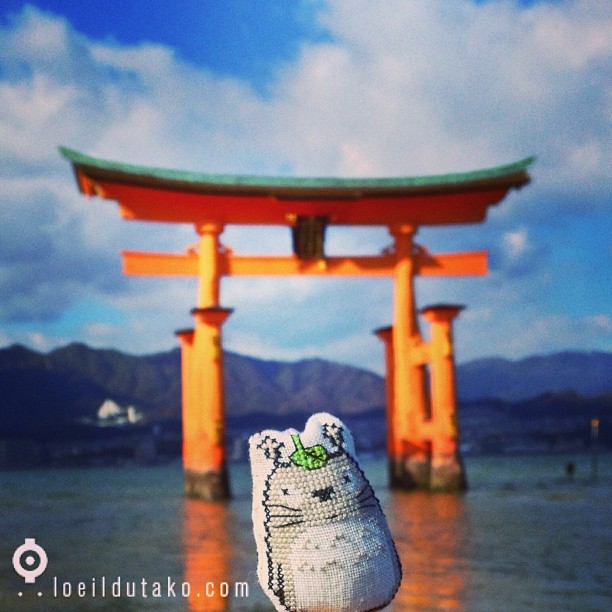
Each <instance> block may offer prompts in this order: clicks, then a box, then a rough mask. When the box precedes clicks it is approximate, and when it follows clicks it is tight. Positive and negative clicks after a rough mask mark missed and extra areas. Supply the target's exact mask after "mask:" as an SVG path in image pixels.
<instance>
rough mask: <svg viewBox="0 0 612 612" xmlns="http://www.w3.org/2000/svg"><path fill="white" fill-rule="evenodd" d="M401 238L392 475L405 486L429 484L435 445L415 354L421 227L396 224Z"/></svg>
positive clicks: (419, 341)
mask: <svg viewBox="0 0 612 612" xmlns="http://www.w3.org/2000/svg"><path fill="white" fill-rule="evenodd" d="M391 233H392V234H393V236H394V238H395V256H396V263H395V279H394V280H395V283H394V286H395V295H394V313H393V320H394V324H393V330H392V342H393V370H394V372H393V375H392V377H393V381H394V384H393V403H394V406H395V408H394V420H393V422H392V423H393V429H394V432H395V437H396V440H397V441H398V443H396V444H395V445H394V456H393V458H392V460H391V474H392V478H391V481H392V483H394V484H395V485H396V486H399V487H401V488H414V487H418V488H421V487H426V486H427V483H428V481H429V449H428V446H427V444H426V443H424V442H423V437H422V435H421V432H420V425H421V423H422V422H423V421H424V420H425V419H426V417H427V416H428V414H427V413H428V405H427V401H426V391H425V372H424V369H423V367H422V366H421V364H420V363H418V362H417V361H416V360H415V359H414V352H415V350H416V349H417V348H418V347H419V346H420V345H421V344H422V342H423V340H422V338H421V332H420V330H419V324H418V320H417V315H416V308H415V300H414V276H415V274H416V270H415V267H416V263H415V245H414V241H413V236H414V234H415V233H416V228H415V227H414V226H412V225H400V226H397V227H394V228H391Z"/></svg>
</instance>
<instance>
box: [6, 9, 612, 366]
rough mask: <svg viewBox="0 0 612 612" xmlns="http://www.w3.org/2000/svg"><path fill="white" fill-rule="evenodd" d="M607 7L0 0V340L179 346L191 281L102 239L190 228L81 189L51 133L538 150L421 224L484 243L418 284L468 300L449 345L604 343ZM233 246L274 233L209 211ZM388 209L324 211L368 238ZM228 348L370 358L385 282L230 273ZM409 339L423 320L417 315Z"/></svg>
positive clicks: (483, 158) (335, 164) (239, 159)
mask: <svg viewBox="0 0 612 612" xmlns="http://www.w3.org/2000/svg"><path fill="white" fill-rule="evenodd" d="M611 51H612V5H611V4H610V3H609V1H608V0H555V1H544V0H542V1H539V2H538V1H529V2H527V1H522V2H520V1H518V0H489V1H482V0H480V1H478V2H476V1H474V0H452V1H444V2H442V1H439V2H438V1H432V0H388V1H384V0H381V2H376V3H374V2H371V1H369V0H296V1H294V2H287V1H286V0H265V1H264V0H223V1H221V0H183V1H182V2H181V3H180V4H178V3H170V2H166V1H162V0H147V1H146V2H144V1H140V0H133V1H131V2H125V1H124V0H122V1H119V0H105V1H104V2H97V1H91V2H81V1H76V0H40V1H33V2H29V3H24V2H19V1H16V0H4V2H3V3H2V6H1V7H0V185H1V190H0V194H1V195H0V347H3V346H8V345H11V344H14V343H19V344H23V345H25V346H28V347H30V348H32V349H35V350H39V351H44V352H46V351H49V350H52V349H54V348H57V347H60V346H63V345H66V344H68V343H70V342H86V343H88V344H89V345H91V346H94V347H111V348H116V349H118V350H121V351H124V352H127V353H132V354H148V353H154V352H158V351H165V350H169V349H171V348H174V347H176V346H177V341H176V338H175V336H174V331H175V330H177V329H181V328H185V327H189V326H190V325H191V316H190V314H189V313H190V310H191V308H192V307H193V306H195V298H196V280H195V279H190V278H147V277H126V276H123V275H122V272H121V259H120V251H121V250H122V249H141V250H151V251H164V252H184V251H185V249H186V248H187V247H188V246H190V245H192V244H193V243H194V242H195V241H196V239H197V235H196V234H195V231H194V228H193V227H191V226H189V225H170V224H156V223H142V222H127V221H124V220H121V219H120V216H119V213H118V207H117V205H116V204H115V203H114V202H110V201H107V200H102V199H98V198H93V199H87V198H85V197H84V196H82V195H81V194H79V193H78V190H77V188H76V184H75V181H74V177H73V175H72V170H71V167H70V164H69V163H68V162H67V161H66V160H65V159H63V158H62V157H61V156H60V154H59V153H58V150H57V147H58V146H60V145H64V146H67V147H70V148H73V149H76V150H79V151H81V152H83V153H86V154H89V155H92V156H95V157H101V158H105V159H111V160H116V161H122V162H130V163H135V164H142V165H152V166H159V167H163V168H177V169H183V170H194V171H199V172H211V173H227V174H233V173H236V174H263V175H272V176H274V175H290V176H341V177H362V176H373V177H387V176H413V175H429V174H439V173H447V172H460V171H469V170H474V169H479V168H485V167H491V166H496V165H499V164H504V163H510V162H513V161H516V160H519V159H522V158H524V157H527V156H531V155H535V156H537V161H536V162H535V163H534V164H533V165H532V167H531V169H530V174H531V176H532V182H531V183H530V184H529V185H528V186H526V187H525V188H523V189H522V190H520V191H513V192H511V193H510V194H509V195H508V197H507V198H506V199H505V200H504V201H503V203H502V204H500V205H499V206H496V207H493V208H491V209H490V211H489V214H488V217H487V219H486V221H485V222H484V223H482V224H474V225H462V226H452V227H440V228H420V229H419V232H418V234H417V236H416V241H417V242H418V243H419V244H421V245H423V246H425V247H427V248H428V249H429V250H430V251H432V252H455V251H456V252H459V251H464V250H477V249H487V250H488V251H489V268H490V270H489V274H488V275H487V276H485V277H471V278H469V277H468V278H446V279H432V278H419V279H418V280H417V282H416V295H417V306H418V307H419V308H422V307H425V306H427V305H429V304H432V303H440V302H446V303H456V304H463V305H465V306H466V310H464V311H463V312H462V314H461V315H460V317H459V318H458V320H457V321H456V326H455V339H456V351H457V360H458V361H459V362H460V363H461V362H466V361H469V360H472V359H477V358H482V357H491V356H500V357H506V358H510V359H520V358H522V357H526V356H529V355H534V354H549V353H554V352H558V351H565V350H581V351H593V350H599V351H612V271H611V270H612V266H610V261H611V259H612V206H611V205H610V204H611V202H610V195H611V190H610V186H611V181H610V178H611V177H610V167H611V166H610V157H611V156H610V153H611V147H610V143H611V130H610V125H611V117H612V86H611V84H612V79H611V74H612V61H611V57H612V54H611ZM221 239H222V242H223V243H224V244H226V245H227V246H230V247H231V248H232V249H234V251H235V252H237V253H241V254H242V253H244V254H248V253H268V254H288V253H289V252H290V250H291V245H290V235H289V231H288V230H287V229H286V228H272V227H263V228H254V227H244V226H229V227H227V228H226V229H225V231H224V233H223V234H222V237H221ZM390 244H391V237H390V236H389V233H388V231H387V229H386V228H384V227H375V228H334V227H332V228H330V229H329V230H328V238H327V242H326V253H328V254H329V255H338V254H355V255H360V254H378V253H379V252H380V251H381V250H382V249H384V248H385V247H387V246H389V245H390ZM221 305H223V306H225V307H230V308H234V312H233V314H232V316H231V317H230V318H229V319H228V321H227V323H226V324H225V326H224V328H223V334H224V346H225V348H227V349H229V350H232V351H236V352H239V353H242V354H246V355H252V356H256V357H260V358H264V359H281V360H291V361H295V360H299V359H305V358H312V357H319V358H323V359H329V360H333V361H337V362H341V363H347V364H351V365H355V366H358V367H363V368H367V369H369V370H373V371H376V372H382V371H383V368H384V354H383V347H382V344H381V343H380V341H379V340H377V339H376V338H375V336H374V335H373V333H372V332H373V330H374V329H376V328H379V327H383V326H386V325H389V324H391V323H392V310H393V286H392V282H391V281H390V280H389V279H365V278H362V279H350V278H345V279H333V280H332V279H308V278H304V277H290V278H257V279H254V278H227V279H224V280H223V282H222V290H221ZM422 327H423V333H424V335H425V337H426V338H427V331H428V330H427V326H426V324H425V323H423V325H422Z"/></svg>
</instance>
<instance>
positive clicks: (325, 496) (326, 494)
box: [312, 487, 334, 502]
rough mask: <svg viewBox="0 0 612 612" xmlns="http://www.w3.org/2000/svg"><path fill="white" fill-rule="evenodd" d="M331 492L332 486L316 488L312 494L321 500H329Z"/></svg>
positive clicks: (332, 491)
mask: <svg viewBox="0 0 612 612" xmlns="http://www.w3.org/2000/svg"><path fill="white" fill-rule="evenodd" d="M333 494H334V487H325V488H324V489H317V490H316V491H313V492H312V496H313V497H318V498H319V501H321V502H324V501H327V500H329V499H330V498H331V496H332V495H333Z"/></svg>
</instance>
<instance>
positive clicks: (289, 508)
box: [268, 504, 302, 514]
mask: <svg viewBox="0 0 612 612" xmlns="http://www.w3.org/2000/svg"><path fill="white" fill-rule="evenodd" d="M268 508H284V509H285V510H291V511H292V512H299V513H300V514H301V513H302V510H301V509H300V508H292V507H291V506H285V505H283V504H268Z"/></svg>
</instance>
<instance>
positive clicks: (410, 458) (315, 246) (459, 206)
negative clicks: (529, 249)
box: [60, 148, 533, 499]
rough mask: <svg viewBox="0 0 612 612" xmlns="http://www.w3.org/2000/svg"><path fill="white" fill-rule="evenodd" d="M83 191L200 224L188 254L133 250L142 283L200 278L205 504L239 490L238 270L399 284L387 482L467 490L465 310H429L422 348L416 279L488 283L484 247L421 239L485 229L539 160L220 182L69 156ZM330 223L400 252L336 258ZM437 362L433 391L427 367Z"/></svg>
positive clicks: (201, 491)
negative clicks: (435, 230)
mask: <svg viewBox="0 0 612 612" xmlns="http://www.w3.org/2000/svg"><path fill="white" fill-rule="evenodd" d="M60 152H61V153H62V155H64V157H66V158H67V159H68V160H69V161H70V162H71V163H72V166H73V168H74V171H75V175H76V178H77V182H78V186H79V189H80V191H81V192H82V193H84V194H86V195H88V196H94V195H97V196H99V197H102V198H106V199H110V200H116V201H117V202H118V203H119V208H120V211H121V215H122V216H123V218H125V219H137V220H143V221H157V222H160V221H161V222H170V223H191V224H193V225H194V226H195V229H196V231H197V233H198V234H199V236H200V238H199V243H198V248H197V250H196V249H191V250H188V251H187V252H186V253H184V254H165V253H148V252H136V251H124V252H123V265H124V272H125V273H126V274H132V275H187V276H197V277H198V279H199V286H198V296H197V306H196V307H195V308H194V309H193V310H192V314H193V317H194V323H195V325H194V328H193V329H190V330H183V331H179V332H177V335H178V337H179V340H180V342H181V347H182V353H181V354H182V387H183V463H184V469H185V491H186V493H187V494H188V495H193V496H197V497H202V498H205V499H223V498H226V497H228V496H229V482H228V477H227V467H226V459H225V444H224V438H225V436H224V430H225V425H224V424H225V416H224V399H223V395H224V394H223V360H222V356H223V351H222V341H221V328H222V325H223V323H224V321H225V320H226V319H227V317H228V316H229V315H230V314H231V312H232V311H231V310H230V309H227V308H223V307H221V305H220V291H219V290H220V279H221V277H223V276H233V275H247V276H249V275H250V276H259V275H290V274H300V275H315V276H389V277H392V278H393V279H394V285H395V295H394V324H393V326H392V327H389V328H386V329H381V330H378V331H377V332H376V333H377V335H378V336H379V337H380V338H381V339H382V340H383V341H384V343H385V355H386V364H387V420H388V422H387V427H388V441H387V448H388V453H389V468H390V479H391V484H392V486H397V487H403V488H414V487H423V488H430V489H446V490H449V489H450V490H459V489H463V488H465V486H466V483H465V475H464V471H463V467H462V465H461V460H460V457H459V454H458V450H457V443H458V431H457V423H456V421H457V415H456V412H457V401H456V392H455V381H454V350H453V341H452V321H453V319H454V318H455V317H456V316H457V314H458V312H459V310H460V309H461V307H458V306H452V305H438V306H432V307H429V308H427V309H425V310H423V311H422V315H423V317H424V318H425V319H426V320H427V321H429V322H430V324H431V340H430V341H429V342H424V341H423V338H422V336H421V332H420V329H419V323H418V317H417V312H416V308H415V300H414V289H413V283H414V277H415V276H416V275H427V276H458V275H459V276H461V275H483V274H486V272H487V254H486V252H485V251H474V252H468V253H451V254H438V255H432V254H430V253H428V252H427V251H426V250H425V249H423V248H422V247H418V246H417V245H416V244H415V243H414V239H413V237H414V235H415V233H416V232H417V230H418V227H419V226H420V225H445V224H458V223H478V222H481V221H483V220H484V219H485V217H486V213H487V210H488V207H489V206H491V205H494V204H497V203H499V202H500V201H501V200H502V199H503V198H504V197H505V196H506V194H507V193H508V191H509V190H510V189H514V188H520V187H522V186H523V185H525V184H526V183H527V182H529V175H528V173H527V168H528V167H529V165H530V164H531V163H532V161H533V158H527V159H524V160H521V161H519V162H516V163H513V164H509V165H506V166H499V167H495V168H489V169H484V170H478V171H475V172H465V173H456V174H447V175H440V176H425V177H400V178H354V179H339V178H285V177H256V176H235V175H211V174H200V173H193V172H184V171H174V170H164V169H159V168H150V167H141V166H135V165H131V164H123V163H118V162H112V161H106V160H101V159H97V158H93V157H89V156H86V155H83V154H81V153H78V152H76V151H73V150H70V149H66V148H60ZM232 223H233V224H246V225H284V226H287V227H289V228H291V231H292V235H293V251H294V252H293V254H292V255H288V256H277V257H268V256H244V255H242V256H241V255H234V254H233V252H232V251H231V250H229V249H226V248H225V247H224V246H223V245H222V244H221V243H220V240H219V236H220V234H221V233H222V232H223V228H224V226H225V225H228V224H232ZM329 225H383V226H387V227H388V228H389V231H390V233H391V235H392V236H393V238H394V246H393V249H391V250H390V251H389V252H385V253H383V254H382V255H375V256H365V257H352V256H346V257H326V256H325V254H324V237H325V229H326V227H327V226H329ZM427 365H429V369H430V372H429V376H430V380H429V385H428V384H427V382H428V381H427V368H426V366H427Z"/></svg>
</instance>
